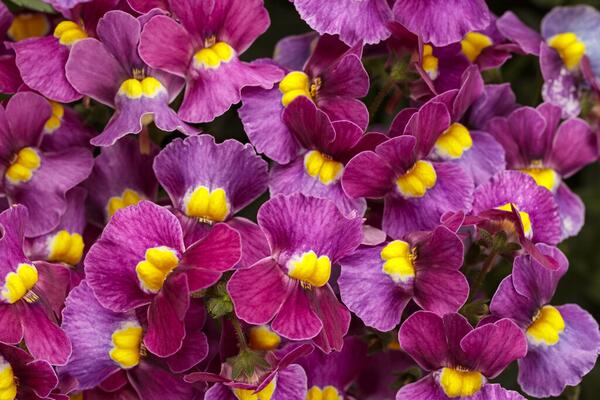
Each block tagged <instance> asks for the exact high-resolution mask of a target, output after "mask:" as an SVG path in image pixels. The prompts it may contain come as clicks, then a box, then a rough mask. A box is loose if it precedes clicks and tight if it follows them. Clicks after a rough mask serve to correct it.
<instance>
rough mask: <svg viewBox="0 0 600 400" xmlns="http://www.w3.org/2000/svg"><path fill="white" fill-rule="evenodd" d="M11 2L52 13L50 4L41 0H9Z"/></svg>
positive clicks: (52, 9)
mask: <svg viewBox="0 0 600 400" xmlns="http://www.w3.org/2000/svg"><path fill="white" fill-rule="evenodd" d="M10 1H11V2H12V3H13V4H15V5H17V6H20V7H25V8H29V9H30V10H35V11H41V12H45V13H51V14H54V13H55V12H56V11H54V8H52V6H51V5H50V4H46V3H44V2H43V1H42V0H10Z"/></svg>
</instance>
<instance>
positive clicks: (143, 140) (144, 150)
mask: <svg viewBox="0 0 600 400" xmlns="http://www.w3.org/2000/svg"><path fill="white" fill-rule="evenodd" d="M150 143H151V140H150V132H149V131H148V125H146V124H143V125H142V131H141V132H140V153H141V154H144V155H148V154H150Z"/></svg>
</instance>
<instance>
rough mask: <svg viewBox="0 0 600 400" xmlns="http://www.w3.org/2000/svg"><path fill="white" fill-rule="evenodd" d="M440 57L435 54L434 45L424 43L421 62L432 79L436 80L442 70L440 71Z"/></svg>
mask: <svg viewBox="0 0 600 400" xmlns="http://www.w3.org/2000/svg"><path fill="white" fill-rule="evenodd" d="M439 64H440V61H439V59H438V58H437V57H436V56H434V55H433V47H432V46H431V45H430V44H425V45H423V62H422V63H421V67H422V68H423V70H424V71H425V72H427V75H429V78H431V80H435V79H436V78H437V77H438V76H439V74H440V72H439Z"/></svg>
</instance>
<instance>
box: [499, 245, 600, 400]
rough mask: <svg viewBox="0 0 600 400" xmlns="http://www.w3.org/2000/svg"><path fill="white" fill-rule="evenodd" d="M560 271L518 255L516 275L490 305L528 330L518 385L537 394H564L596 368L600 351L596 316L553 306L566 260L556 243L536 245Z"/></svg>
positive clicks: (506, 281) (572, 306)
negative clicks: (552, 300) (555, 263)
mask: <svg viewBox="0 0 600 400" xmlns="http://www.w3.org/2000/svg"><path fill="white" fill-rule="evenodd" d="M537 247H538V248H539V250H540V251H541V252H542V253H544V254H545V255H546V256H548V257H552V258H554V259H555V260H556V261H557V262H558V264H559V269H557V270H555V271H551V270H548V269H547V268H544V266H542V265H541V264H539V263H538V262H537V261H535V260H534V259H532V258H531V257H530V256H527V255H524V256H519V257H517V258H516V259H515V261H514V264H513V270H512V274H511V275H509V276H508V277H506V278H505V279H504V280H503V281H502V282H501V283H500V286H499V287H498V290H497V291H496V294H495V295H494V297H493V299H492V302H491V304H490V311H491V312H492V315H493V316H494V317H498V318H511V319H512V320H513V321H515V322H516V323H517V324H518V325H519V326H520V327H521V328H522V329H523V330H525V332H526V334H527V335H526V336H527V342H528V345H529V346H528V347H529V349H528V351H527V355H526V356H525V357H524V358H522V359H520V360H519V385H521V388H522V389H523V390H524V391H525V392H526V393H527V394H529V395H531V396H535V397H549V396H560V394H561V393H562V392H563V390H564V389H565V387H566V386H567V385H569V386H576V385H578V384H579V383H580V382H581V379H582V378H583V376H584V375H586V374H587V373H588V372H590V371H591V370H592V368H593V367H594V364H595V362H596V359H597V357H598V353H599V352H600V331H599V330H598V324H597V323H596V321H595V320H594V318H593V317H592V316H591V315H590V314H589V313H588V312H586V311H585V310H583V309H581V308H580V307H579V306H577V305H575V304H566V305H562V306H552V305H550V304H549V302H550V300H551V299H552V296H553V295H554V292H555V291H556V287H557V286H558V282H559V280H560V279H561V278H562V276H563V275H564V274H565V273H566V272H567V269H568V261H567V259H566V257H565V256H564V255H563V254H562V253H561V252H560V250H558V249H557V248H555V247H550V246H546V245H543V244H539V245H537Z"/></svg>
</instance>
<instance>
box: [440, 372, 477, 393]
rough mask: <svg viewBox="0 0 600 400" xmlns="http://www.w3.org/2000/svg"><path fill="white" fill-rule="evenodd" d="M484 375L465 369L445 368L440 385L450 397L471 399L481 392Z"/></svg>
mask: <svg viewBox="0 0 600 400" xmlns="http://www.w3.org/2000/svg"><path fill="white" fill-rule="evenodd" d="M483 384H484V378H483V375H482V374H481V373H480V372H478V371H469V370H465V369H463V368H443V369H442V373H441V374H440V385H441V386H442V389H443V390H444V393H445V394H446V396H448V397H451V398H452V397H469V396H473V395H474V394H476V393H477V392H479V391H480V390H481V387H482V386H483Z"/></svg>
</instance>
